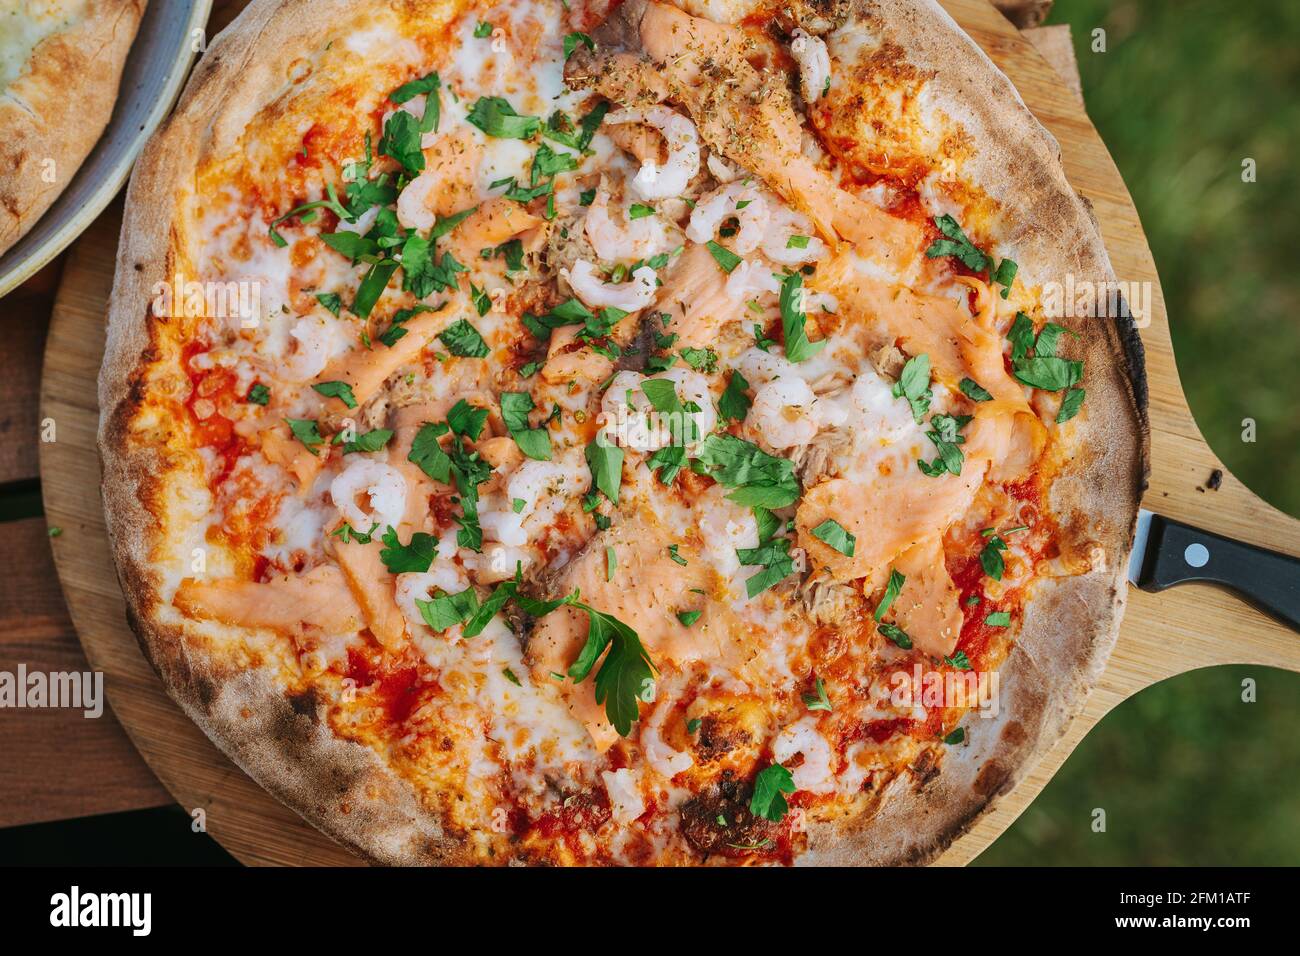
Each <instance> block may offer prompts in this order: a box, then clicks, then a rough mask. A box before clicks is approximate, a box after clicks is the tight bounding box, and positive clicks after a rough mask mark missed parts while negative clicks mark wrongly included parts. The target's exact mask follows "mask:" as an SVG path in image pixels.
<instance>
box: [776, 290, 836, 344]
mask: <svg viewBox="0 0 1300 956" xmlns="http://www.w3.org/2000/svg"><path fill="white" fill-rule="evenodd" d="M802 304H803V273H800V272H792V273H790V274H789V275H788V276H786V277H785V279H784V280H783V281H782V282H781V295H780V306H781V332H782V334H783V335H784V336H785V357H786V358H788V359H789V360H790V361H791V362H802V361H804V360H805V359H810V358H812V357H813V356H814V355H816V354H817V353H818V352H820V351H821V350H822V349H823V348H825V347H826V340H825V339H822V340H821V341H820V342H811V341H809V339H808V329H807V325H808V317H807V316H806V315H805V314H804V312H803V309H802V308H801V306H802Z"/></svg>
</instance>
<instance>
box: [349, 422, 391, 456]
mask: <svg viewBox="0 0 1300 956" xmlns="http://www.w3.org/2000/svg"><path fill="white" fill-rule="evenodd" d="M392 437H393V433H392V432H391V431H390V430H389V429H387V428H375V429H372V430H371V431H368V432H365V433H363V434H361V435H358V436H357V437H356V440H355V441H349V442H344V443H343V454H345V455H351V454H353V453H355V452H376V451H379V449H381V448H383V447H384V446H385V445H387V444H388V442H389V439H391V438H392Z"/></svg>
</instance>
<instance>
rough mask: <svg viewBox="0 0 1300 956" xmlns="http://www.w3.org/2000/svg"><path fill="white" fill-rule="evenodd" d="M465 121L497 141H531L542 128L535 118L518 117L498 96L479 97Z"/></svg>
mask: <svg viewBox="0 0 1300 956" xmlns="http://www.w3.org/2000/svg"><path fill="white" fill-rule="evenodd" d="M465 119H466V121H467V122H469V123H470V124H472V125H474V126H477V127H478V128H479V129H481V130H482V131H483V132H484V133H486V134H487V135H489V136H495V137H497V138H498V139H532V138H533V136H535V135H536V134H537V131H538V130H539V129H541V126H542V121H541V120H540V119H538V118H537V117H536V116H520V115H519V114H518V113H516V112H515V108H514V107H513V106H511V105H510V103H509V102H508V101H507V100H505V99H503V98H502V97H500V96H480V97H479V98H478V100H477V101H476V102H475V103H474V105H473V106H471V107H470V110H469V114H468V115H467V116H466V117H465Z"/></svg>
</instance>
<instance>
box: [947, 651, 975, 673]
mask: <svg viewBox="0 0 1300 956" xmlns="http://www.w3.org/2000/svg"><path fill="white" fill-rule="evenodd" d="M943 662H944V663H945V664H947V665H948V666H949V667H955V668H957V670H959V671H968V670H970V658H969V657H967V656H966V652H965V651H957V652H956V653H955V654H953V655H952V656H951V657H945V658H944V659H943Z"/></svg>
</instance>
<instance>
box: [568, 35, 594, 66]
mask: <svg viewBox="0 0 1300 956" xmlns="http://www.w3.org/2000/svg"><path fill="white" fill-rule="evenodd" d="M579 43H581V44H582V45H583V46H585V47H586V48H587V49H588V50H590V51H591V52H592V53H595V52H596V41H595V40H593V39H592V38H591V37H589V36H587V34H585V33H580V32H576V31H575V32H573V33H567V34H565V36H564V58H565V59H566V60H567V59H568V58H569V57H571V56H573V51H574V50H576V49H577V48H578V44H579Z"/></svg>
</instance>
